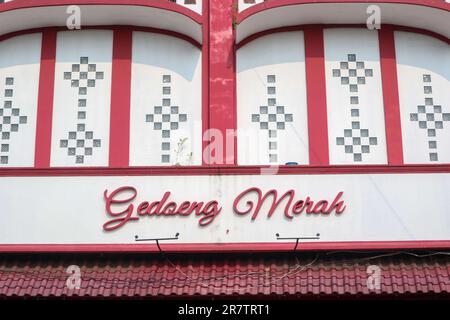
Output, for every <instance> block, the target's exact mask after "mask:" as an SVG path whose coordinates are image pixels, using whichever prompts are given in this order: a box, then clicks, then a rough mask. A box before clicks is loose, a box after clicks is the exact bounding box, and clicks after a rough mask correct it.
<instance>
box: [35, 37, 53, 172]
mask: <svg viewBox="0 0 450 320" xmlns="http://www.w3.org/2000/svg"><path fill="white" fill-rule="evenodd" d="M56 34H57V32H56V30H52V29H48V30H45V31H44V32H42V49H41V66H40V73H39V91H38V103H37V119H36V145H35V154H34V166H35V167H36V168H48V167H50V154H51V145H52V117H53V91H54V87H55V60H56Z"/></svg>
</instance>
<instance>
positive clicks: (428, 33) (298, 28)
mask: <svg viewBox="0 0 450 320" xmlns="http://www.w3.org/2000/svg"><path fill="white" fill-rule="evenodd" d="M313 26H317V27H322V28H324V29H331V28H365V29H366V28H367V26H366V25H363V24H310V25H295V26H285V27H278V28H272V29H267V30H263V31H260V32H257V33H254V34H252V35H250V36H248V37H246V38H244V39H242V40H241V41H240V42H239V43H238V44H237V45H236V46H237V49H238V50H239V49H240V48H241V47H243V46H245V45H246V44H247V43H249V42H252V41H253V40H256V39H258V38H260V37H264V36H266V35H269V34H273V33H279V32H290V31H303V30H304V29H305V28H306V27H313ZM383 28H390V29H392V30H393V31H404V32H412V33H419V34H423V35H426V36H429V37H433V38H436V39H438V40H440V41H443V42H445V43H447V44H450V39H449V38H447V37H445V36H443V35H441V34H438V33H436V32H433V31H429V30H424V29H420V28H413V27H405V26H399V25H394V24H383V25H382V29H383Z"/></svg>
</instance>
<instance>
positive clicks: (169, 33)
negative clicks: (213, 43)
mask: <svg viewBox="0 0 450 320" xmlns="http://www.w3.org/2000/svg"><path fill="white" fill-rule="evenodd" d="M14 1H17V0H14ZM130 29H131V30H132V31H141V32H151V33H159V34H163V35H167V36H171V37H175V38H178V39H181V40H184V41H187V42H189V43H190V44H192V45H193V46H195V47H197V48H199V49H201V48H202V45H201V44H200V43H199V42H198V41H196V40H195V39H193V38H191V37H188V36H186V35H184V34H181V33H178V32H175V31H170V30H164V29H158V28H151V27H138V26H126V25H123V26H107V25H105V26H86V27H83V30H112V31H116V30H130ZM46 30H56V31H68V29H67V28H66V27H46V28H35V29H28V30H22V31H16V32H11V33H7V34H4V35H0V41H3V40H7V39H10V38H13V37H17V36H21V35H25V34H31V33H37V32H45V31H46Z"/></svg>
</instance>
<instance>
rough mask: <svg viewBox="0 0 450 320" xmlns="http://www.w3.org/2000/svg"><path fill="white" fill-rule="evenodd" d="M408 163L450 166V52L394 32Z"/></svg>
mask: <svg viewBox="0 0 450 320" xmlns="http://www.w3.org/2000/svg"><path fill="white" fill-rule="evenodd" d="M395 46H396V55H397V70H398V83H399V98H400V114H401V123H402V138H403V139H402V140H403V155H404V161H405V163H429V164H433V163H450V104H449V103H450V48H449V46H448V44H446V43H444V42H441V41H440V40H437V39H434V38H431V37H429V36H425V35H419V34H415V33H407V32H395Z"/></svg>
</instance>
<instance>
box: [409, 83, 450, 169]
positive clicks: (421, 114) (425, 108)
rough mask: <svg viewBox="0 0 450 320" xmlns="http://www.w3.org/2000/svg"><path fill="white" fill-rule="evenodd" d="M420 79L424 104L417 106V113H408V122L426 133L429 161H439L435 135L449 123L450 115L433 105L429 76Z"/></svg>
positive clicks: (440, 107) (438, 106) (439, 106)
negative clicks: (415, 124)
mask: <svg viewBox="0 0 450 320" xmlns="http://www.w3.org/2000/svg"><path fill="white" fill-rule="evenodd" d="M422 78H423V91H424V94H425V103H424V104H422V105H418V106H417V112H413V113H410V120H411V121H414V122H417V123H418V125H419V128H420V129H424V130H426V131H427V137H428V149H429V150H430V151H429V156H430V161H439V156H438V152H437V149H438V146H437V136H436V134H437V131H438V130H440V129H443V128H444V122H445V121H450V113H443V112H442V106H441V105H438V104H435V103H434V101H433V87H432V85H431V75H429V74H424V75H423V76H422Z"/></svg>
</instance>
